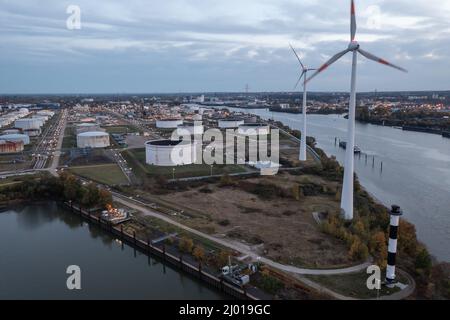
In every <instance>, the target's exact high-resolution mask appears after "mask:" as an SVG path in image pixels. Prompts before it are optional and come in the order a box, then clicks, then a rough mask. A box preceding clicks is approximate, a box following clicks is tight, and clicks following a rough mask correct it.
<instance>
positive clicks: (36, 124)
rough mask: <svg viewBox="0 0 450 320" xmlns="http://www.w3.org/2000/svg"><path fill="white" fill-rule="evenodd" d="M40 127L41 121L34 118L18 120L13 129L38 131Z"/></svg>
mask: <svg viewBox="0 0 450 320" xmlns="http://www.w3.org/2000/svg"><path fill="white" fill-rule="evenodd" d="M41 126H42V120H41V119H36V118H31V119H30V118H26V119H18V120H16V122H14V127H16V128H19V129H22V130H26V129H40V128H41Z"/></svg>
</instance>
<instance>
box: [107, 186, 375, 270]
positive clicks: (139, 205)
mask: <svg viewBox="0 0 450 320" xmlns="http://www.w3.org/2000/svg"><path fill="white" fill-rule="evenodd" d="M113 197H114V200H115V201H117V202H120V203H122V204H124V205H125V206H127V207H130V208H133V209H135V210H138V211H141V212H142V213H143V214H144V215H147V216H151V217H154V218H158V219H160V220H163V221H165V222H167V223H170V224H172V225H174V226H176V227H178V228H180V229H183V230H185V231H188V232H190V233H192V234H195V235H197V236H199V237H202V238H205V239H208V240H210V241H213V242H216V243H218V244H220V245H222V246H224V247H227V248H230V249H233V250H235V251H238V252H240V253H242V254H243V255H248V256H250V257H251V258H253V259H254V260H255V261H260V262H262V263H264V264H266V265H269V266H271V267H273V268H276V269H278V270H281V271H285V272H290V273H293V274H299V275H336V274H345V273H353V272H358V271H361V270H364V269H366V268H367V267H368V266H369V265H370V263H369V262H366V263H362V264H359V265H355V266H351V267H347V268H341V269H305V268H298V267H295V266H288V265H284V264H281V263H278V262H275V261H273V260H270V259H268V258H265V257H261V256H259V255H258V254H256V253H255V252H253V251H251V250H249V249H248V246H246V245H244V244H242V245H241V244H239V243H236V242H231V241H228V240H226V239H220V238H217V237H214V236H211V235H209V234H206V233H203V232H201V231H198V230H195V229H192V228H190V227H187V226H185V225H183V224H181V223H179V222H177V221H174V220H172V219H171V218H169V217H167V216H165V215H163V214H161V213H158V212H156V211H154V210H151V209H149V208H147V207H146V204H145V203H143V202H141V201H139V200H135V199H129V198H127V197H125V196H122V195H120V194H118V193H115V192H113Z"/></svg>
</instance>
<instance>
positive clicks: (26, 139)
mask: <svg viewBox="0 0 450 320" xmlns="http://www.w3.org/2000/svg"><path fill="white" fill-rule="evenodd" d="M0 140H6V141H12V142H17V141H22V142H23V144H24V145H27V144H30V137H29V136H27V135H26V134H5V135H2V136H0Z"/></svg>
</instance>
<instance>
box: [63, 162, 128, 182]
mask: <svg viewBox="0 0 450 320" xmlns="http://www.w3.org/2000/svg"><path fill="white" fill-rule="evenodd" d="M69 171H70V172H72V173H74V174H76V175H78V176H81V177H84V178H86V179H90V180H93V181H96V182H99V183H103V184H107V185H122V184H128V180H127V178H126V177H125V175H124V174H123V172H122V170H120V168H119V166H118V165H116V164H102V165H95V166H85V167H71V168H70V169H69Z"/></svg>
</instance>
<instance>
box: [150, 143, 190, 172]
mask: <svg viewBox="0 0 450 320" xmlns="http://www.w3.org/2000/svg"><path fill="white" fill-rule="evenodd" d="M145 158H146V163H147V164H151V165H155V166H166V167H167V166H178V165H187V164H192V163H194V162H195V143H190V142H186V141H174V140H153V141H148V142H146V143H145Z"/></svg>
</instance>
